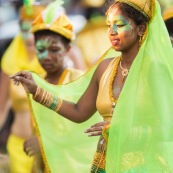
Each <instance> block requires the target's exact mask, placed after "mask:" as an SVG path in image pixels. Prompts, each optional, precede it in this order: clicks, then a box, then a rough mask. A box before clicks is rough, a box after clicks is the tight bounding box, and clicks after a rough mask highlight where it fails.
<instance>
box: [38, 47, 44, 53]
mask: <svg viewBox="0 0 173 173" xmlns="http://www.w3.org/2000/svg"><path fill="white" fill-rule="evenodd" d="M37 51H38V52H41V53H42V52H44V51H45V49H43V48H37Z"/></svg>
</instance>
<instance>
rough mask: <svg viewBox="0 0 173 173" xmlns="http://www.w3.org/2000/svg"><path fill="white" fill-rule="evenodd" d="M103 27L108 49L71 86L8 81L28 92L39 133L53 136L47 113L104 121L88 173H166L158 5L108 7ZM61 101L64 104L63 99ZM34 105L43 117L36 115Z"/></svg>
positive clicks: (165, 62) (152, 1)
mask: <svg viewBox="0 0 173 173" xmlns="http://www.w3.org/2000/svg"><path fill="white" fill-rule="evenodd" d="M107 24H108V37H109V39H110V41H111V43H112V48H110V49H109V50H108V51H107V52H106V53H105V54H104V56H103V57H102V58H101V59H100V61H101V60H102V61H101V62H100V61H99V62H100V63H97V64H96V65H95V66H94V67H93V68H92V69H91V70H90V71H89V72H87V73H86V74H85V75H84V76H83V77H81V78H79V79H78V80H76V81H74V82H72V83H69V84H67V85H65V86H50V85H49V84H46V83H45V82H44V81H43V80H42V79H41V78H39V77H38V76H37V75H36V74H34V73H30V72H26V71H25V72H24V71H22V72H19V73H17V74H15V75H13V76H11V78H12V79H13V80H14V83H15V84H16V85H18V84H19V83H20V82H22V84H23V86H24V87H25V89H26V91H27V92H28V93H30V95H29V96H30V101H31V106H32V109H33V112H34V114H35V117H36V120H37V125H39V127H40V129H42V134H43V133H44V134H45V135H46V134H47V136H48V134H49V135H50V134H53V131H52V130H53V129H49V130H48V128H46V127H47V126H49V125H48V124H49V123H48V121H49V120H48V119H54V120H55V119H56V118H55V116H54V114H53V113H52V112H53V111H54V112H56V113H57V114H56V116H59V115H62V116H63V117H65V118H67V119H69V120H71V121H74V122H77V123H81V122H84V121H86V120H88V119H89V118H90V117H91V116H93V115H94V113H97V111H98V112H99V113H100V115H101V116H102V117H103V119H104V120H105V121H109V122H110V125H108V126H106V127H104V128H103V132H102V136H101V137H100V140H99V143H98V148H97V152H96V154H95V157H94V161H93V165H92V167H91V173H105V172H106V173H134V172H140V173H162V172H165V173H166V172H167V173H172V172H173V165H172V162H173V150H172V148H173V123H172V122H173V107H172V103H173V90H172V88H173V64H172V57H173V49H172V45H171V41H170V39H169V34H168V31H167V29H166V26H165V23H164V21H163V18H162V15H161V10H160V5H159V3H158V1H157V0H140V1H139V0H116V1H113V3H112V4H111V5H110V7H109V9H108V10H107ZM115 51H120V52H121V56H118V57H116V56H115V55H116V52H115ZM103 58H104V59H103ZM90 79H91V80H90ZM81 83H82V85H83V86H85V87H82V88H81ZM65 95H70V97H71V98H69V99H68V101H67V100H65V99H64V98H65ZM72 96H74V98H72ZM36 102H38V104H39V105H40V106H41V107H42V111H48V112H49V113H48V114H47V115H45V114H37V107H36V106H35V104H36ZM52 110H53V111H52ZM51 113H52V115H51ZM55 122H56V121H55ZM54 134H55V135H56V132H54ZM68 141H70V139H68ZM68 141H67V144H68ZM47 145H49V142H48V141H47ZM88 147H90V146H88ZM56 152H57V153H56ZM45 154H46V160H47V162H49V161H50V160H51V155H52V154H56V155H58V151H56V150H53V148H52V152H51V149H50V150H49V149H48V148H47V149H46V150H45ZM79 157H81V159H83V156H82V155H81V156H79ZM51 171H52V172H57V171H58V170H51Z"/></svg>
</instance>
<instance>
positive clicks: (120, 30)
mask: <svg viewBox="0 0 173 173" xmlns="http://www.w3.org/2000/svg"><path fill="white" fill-rule="evenodd" d="M131 31H132V27H131V25H125V26H123V27H121V28H118V33H131Z"/></svg>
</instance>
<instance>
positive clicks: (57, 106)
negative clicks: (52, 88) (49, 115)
mask: <svg viewBox="0 0 173 173" xmlns="http://www.w3.org/2000/svg"><path fill="white" fill-rule="evenodd" d="M62 103H63V100H62V99H60V98H59V99H58V104H57V105H56V107H55V109H54V111H55V112H58V111H59V109H60V108H61V106H62Z"/></svg>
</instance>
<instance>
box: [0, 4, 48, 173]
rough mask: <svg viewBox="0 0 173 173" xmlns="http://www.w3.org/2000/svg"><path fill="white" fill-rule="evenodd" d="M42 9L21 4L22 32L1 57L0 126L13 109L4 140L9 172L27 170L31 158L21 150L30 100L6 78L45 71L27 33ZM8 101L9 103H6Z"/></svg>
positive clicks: (28, 123) (29, 129)
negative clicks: (9, 110) (17, 74)
mask: <svg viewBox="0 0 173 173" xmlns="http://www.w3.org/2000/svg"><path fill="white" fill-rule="evenodd" d="M43 9H45V7H44V6H41V5H29V4H26V5H23V6H22V7H21V8H20V11H19V17H20V18H19V20H20V21H19V24H20V29H21V32H20V33H19V34H18V35H17V36H16V37H15V38H14V40H13V41H12V43H11V44H10V46H9V47H8V48H7V50H6V52H5V53H4V55H3V57H2V63H1V65H2V66H1V67H2V79H1V80H2V81H3V82H2V83H1V87H0V115H1V117H0V118H1V121H0V125H1V126H0V128H3V124H4V123H5V121H6V119H7V115H8V114H7V112H8V107H9V106H11V107H12V109H13V111H14V120H13V123H12V126H11V133H10V136H9V138H8V141H7V152H8V155H9V158H10V171H11V173H13V172H14V173H27V172H28V173H30V172H31V167H32V163H33V158H31V157H28V156H27V155H26V154H25V152H24V151H23V143H24V140H25V139H27V138H28V137H30V136H31V135H32V133H33V132H32V125H31V119H30V111H29V103H28V98H27V94H26V92H25V90H24V89H23V87H22V86H20V87H15V86H14V85H13V83H12V82H11V81H10V80H9V77H8V76H9V75H12V74H14V73H16V72H18V71H21V70H32V71H34V72H37V73H38V74H44V73H45V72H44V70H43V69H42V67H41V66H40V64H39V62H38V60H37V58H36V55H35V47H34V37H33V34H31V33H30V31H29V30H30V27H31V22H32V21H33V20H34V19H35V17H36V16H37V15H38V14H39V13H40V12H41V11H42V10H43ZM9 101H10V103H11V104H9Z"/></svg>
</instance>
